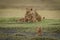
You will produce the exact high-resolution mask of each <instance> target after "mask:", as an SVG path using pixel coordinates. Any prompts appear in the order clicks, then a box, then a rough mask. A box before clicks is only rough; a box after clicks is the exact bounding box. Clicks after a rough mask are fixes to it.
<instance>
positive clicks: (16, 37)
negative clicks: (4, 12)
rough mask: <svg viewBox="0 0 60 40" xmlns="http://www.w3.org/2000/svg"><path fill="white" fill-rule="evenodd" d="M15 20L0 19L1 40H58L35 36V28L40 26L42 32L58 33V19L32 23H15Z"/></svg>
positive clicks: (59, 31) (56, 39)
mask: <svg viewBox="0 0 60 40" xmlns="http://www.w3.org/2000/svg"><path fill="white" fill-rule="evenodd" d="M16 19H17V18H0V39H1V40H60V39H59V38H55V37H52V38H50V37H47V36H45V37H44V36H36V27H37V26H41V27H42V29H43V32H47V33H60V19H44V20H42V21H41V22H34V23H22V22H16ZM21 33H22V34H21ZM29 33H30V34H29ZM26 34H27V35H26ZM33 34H34V35H33Z"/></svg>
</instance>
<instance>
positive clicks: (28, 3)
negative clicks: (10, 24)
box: [0, 0, 60, 19]
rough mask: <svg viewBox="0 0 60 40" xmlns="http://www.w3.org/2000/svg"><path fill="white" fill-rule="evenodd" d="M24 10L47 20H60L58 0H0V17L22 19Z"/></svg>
mask: <svg viewBox="0 0 60 40" xmlns="http://www.w3.org/2000/svg"><path fill="white" fill-rule="evenodd" d="M26 8H33V9H36V11H37V12H38V13H39V14H40V15H41V16H42V17H45V18H47V19H59V18H60V0H0V17H7V18H10V17H24V15H25V13H26Z"/></svg>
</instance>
